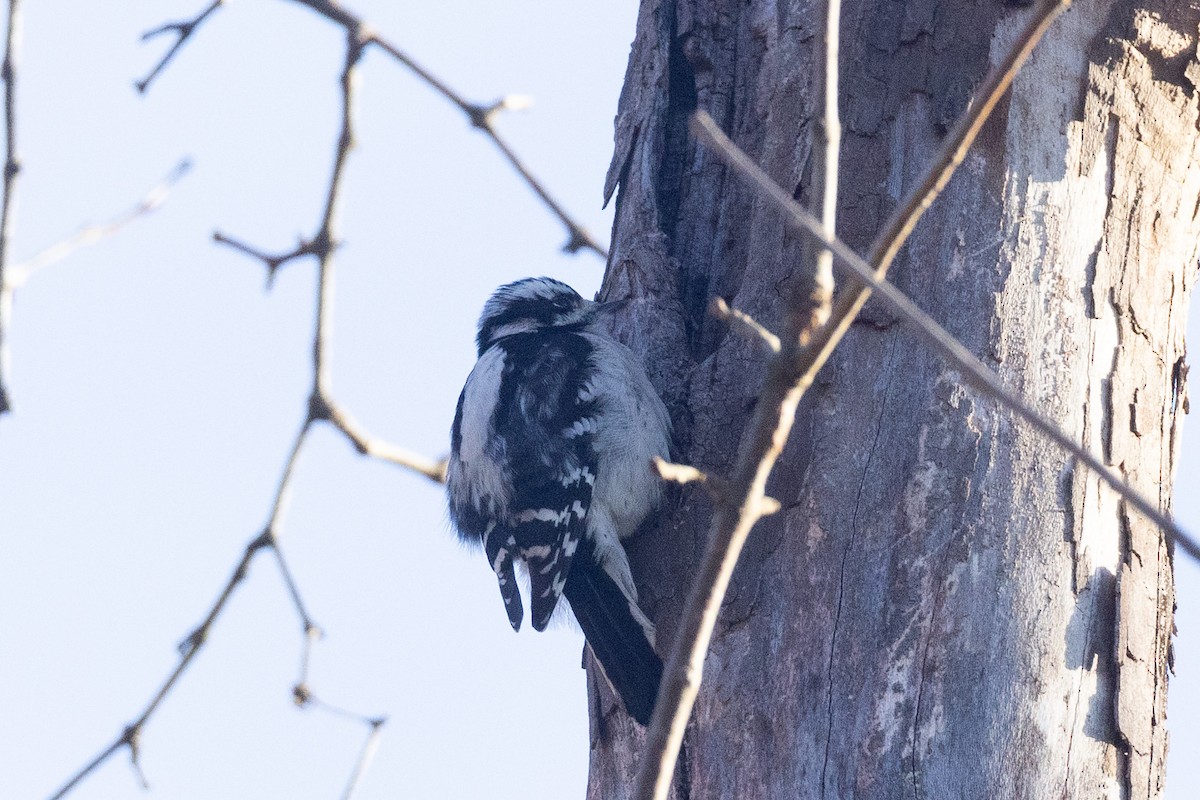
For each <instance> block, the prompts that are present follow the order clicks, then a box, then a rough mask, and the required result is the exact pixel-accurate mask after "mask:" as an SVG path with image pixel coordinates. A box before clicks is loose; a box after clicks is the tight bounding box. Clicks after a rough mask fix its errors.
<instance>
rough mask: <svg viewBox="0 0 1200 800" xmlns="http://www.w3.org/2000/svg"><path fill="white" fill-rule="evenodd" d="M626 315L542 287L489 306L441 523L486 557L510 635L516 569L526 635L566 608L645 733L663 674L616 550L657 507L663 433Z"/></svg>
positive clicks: (524, 288)
mask: <svg viewBox="0 0 1200 800" xmlns="http://www.w3.org/2000/svg"><path fill="white" fill-rule="evenodd" d="M623 305H624V302H623V301H618V302H617V303H597V302H593V301H588V300H585V299H583V298H582V297H581V296H580V295H579V294H578V293H577V292H576V291H575V290H574V289H572V288H571V287H570V286H568V285H567V284H565V283H563V282H561V281H557V280H554V279H552V278H546V277H540V278H525V279H522V280H518V281H515V282H513V283H509V284H506V285H504V286H501V287H500V288H499V289H497V290H496V291H495V292H494V293H493V294H492V295H491V297H490V298H489V299H488V300H487V302H486V303H485V304H484V307H483V312H482V313H481V315H480V317H479V325H478V332H477V335H476V338H475V344H476V350H477V355H478V360H477V362H476V363H475V367H474V368H473V369H472V370H471V373H470V375H469V376H468V377H467V380H466V384H465V385H464V386H463V390H462V393H461V394H460V395H459V398H458V406H457V409H456V410H455V414H454V423H453V425H452V426H451V431H450V440H451V451H450V457H449V460H448V464H447V469H446V491H447V498H448V505H449V512H450V520H451V523H452V524H453V526H454V528H455V529H456V530H457V533H458V535H459V537H460V538H461V539H462V540H464V541H466V542H468V543H471V544H474V545H476V546H480V547H482V549H483V552H484V555H485V556H486V558H487V561H488V563H489V565H490V566H491V568H492V570H493V571H494V572H495V575H496V579H497V582H498V583H499V586H500V595H501V598H502V599H503V602H504V607H505V610H506V612H507V616H508V621H509V624H510V625H511V626H512V628H513V630H520V627H521V622H522V620H523V618H524V608H523V604H522V602H521V595H520V592H519V590H518V587H517V579H516V574H517V572H516V567H518V566H520V565H524V567H525V571H527V573H528V576H529V587H530V589H529V597H530V606H531V607H530V617H531V622H532V625H533V627H534V629H535V630H538V631H541V630H544V629H545V628H546V625H547V624H548V622H549V621H550V618H551V615H552V614H553V613H554V611H555V609H556V608H557V607H558V605H559V601H560V599H561V598H563V597H565V598H566V601H567V604H568V605H569V607H570V609H571V611H572V612H573V613H574V616H575V619H576V620H577V621H578V623H579V627H580V628H581V629H582V631H583V635H584V638H585V639H586V641H587V646H588V647H590V648H591V650H592V653H593V654H594V655H595V660H596V661H597V662H598V663H599V665H600V668H601V670H602V671H603V674H604V676H605V677H606V679H607V680H608V683H609V684H610V686H611V687H612V688H613V689H614V690H615V693H616V694H617V695H618V696H620V698H621V700H622V703H623V704H624V707H625V709H626V711H627V712H628V713H629V715H630V716H631V717H633V719H635V720H637V722H639V723H640V724H642V725H647V724H649V721H650V718H651V715H652V713H653V710H654V706H655V703H656V701H657V697H658V690H659V683H660V682H661V680H662V671H663V665H662V660H661V659H660V658H659V656H658V654H657V653H656V651H655V649H654V644H655V632H654V625H653V623H652V622H651V621H650V619H649V618H648V617H647V616H646V614H645V613H644V612H643V611H642V609H641V608H640V607H639V605H638V597H637V588H636V587H635V586H634V582H633V575H632V572H631V569H630V564H629V556H628V553H627V552H626V550H625V547H624V545H623V544H622V540H623V539H627V538H628V537H630V536H632V535H633V534H634V533H635V532H636V531H637V530H638V529H639V528H640V527H641V525H642V524H643V523H644V522H645V521H646V520H647V518H649V517H650V516H651V514H653V513H654V512H655V510H656V509H657V508H658V506H659V504H660V502H661V498H662V484H661V482H660V480H659V479H658V478H657V477H656V476H655V475H654V474H653V473H652V471H651V462H652V459H654V458H656V457H657V458H663V459H666V458H668V456H669V452H670V446H671V421H670V417H669V415H668V413H667V409H666V407H665V405H664V404H663V401H662V399H661V398H660V397H659V395H658V393H657V391H656V390H655V389H654V386H653V384H652V383H651V382H650V378H649V377H648V376H647V374H646V370H645V368H644V367H643V365H642V363H641V360H640V359H639V358H638V356H636V355H635V354H634V353H633V351H631V350H630V349H629V348H627V347H626V346H625V345H623V344H621V343H620V342H618V341H617V340H616V339H615V338H613V336H612V335H611V334H610V332H609V329H608V326H607V324H606V321H607V319H606V318H608V317H610V316H611V315H612V314H614V313H615V312H616V311H617V310H619V309H620V308H621V307H622V306H623Z"/></svg>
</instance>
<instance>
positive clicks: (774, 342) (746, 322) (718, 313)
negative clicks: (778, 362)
mask: <svg viewBox="0 0 1200 800" xmlns="http://www.w3.org/2000/svg"><path fill="white" fill-rule="evenodd" d="M708 311H709V313H710V314H712V315H713V316H714V317H716V318H717V319H719V320H722V321H724V322H736V323H737V324H738V329H739V330H741V331H742V332H743V333H747V334H750V335H751V336H753V337H754V338H755V339H758V340H759V341H761V342H762V343H763V344H765V345H766V346H767V349H768V350H770V351H771V352H772V353H778V352H779V337H778V336H776V335H775V334H773V333H771V332H770V331H769V330H767V329H766V328H764V327H763V326H762V325H760V324H758V320H756V319H754V317H752V316H750V315H749V314H747V313H745V312H744V311H738V310H737V309H735V308H730V307H729V303H726V302H725V298H723V297H714V298H713V301H712V303H711V304H709V307H708Z"/></svg>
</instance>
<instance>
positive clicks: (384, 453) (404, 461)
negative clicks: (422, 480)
mask: <svg viewBox="0 0 1200 800" xmlns="http://www.w3.org/2000/svg"><path fill="white" fill-rule="evenodd" d="M326 419H327V420H328V421H329V422H330V424H332V425H333V426H334V427H336V428H337V429H338V430H339V431H341V432H342V433H343V434H345V436H346V438H347V439H349V440H350V442H351V443H352V444H353V445H354V449H355V450H357V451H358V452H359V453H361V454H362V455H364V456H369V457H371V458H376V459H379V460H380V461H387V462H389V463H392V464H395V465H396V466H398V467H405V468H406V469H410V470H412V471H414V472H419V473H420V474H422V475H424V476H425V477H426V478H429V480H431V481H433V482H434V483H445V482H446V459H444V458H443V459H441V460H439V461H434V460H432V459H429V458H426V457H425V456H423V455H420V454H419V453H414V452H413V451H411V450H407V449H405V448H403V447H400V446H398V445H394V444H390V443H388V442H384V441H381V440H379V439H376V438H374V437H372V436H371V435H370V434H368V433H367V432H366V431H364V430H363V428H362V427H361V426H360V425H359V424H358V422H357V421H356V420H355V419H354V418H353V417H351V416H350V414H349V413H347V412H346V411H345V410H344V409H342V407H341V406H339V405H338V404H336V403H330V404H329V408H328V411H327V416H326Z"/></svg>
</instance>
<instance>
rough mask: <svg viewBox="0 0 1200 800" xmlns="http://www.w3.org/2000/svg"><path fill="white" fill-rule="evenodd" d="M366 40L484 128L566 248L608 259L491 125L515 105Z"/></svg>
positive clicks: (388, 45)
mask: <svg viewBox="0 0 1200 800" xmlns="http://www.w3.org/2000/svg"><path fill="white" fill-rule="evenodd" d="M296 2H301V3H304V5H310V3H308V2H306V0H296ZM360 24H361V23H360ZM367 41H368V43H369V44H374V45H376V46H377V47H379V49H381V50H383V51H384V52H386V53H387V54H388V55H390V56H391V57H392V58H394V59H396V60H397V61H399V62H400V63H401V64H403V65H404V66H406V67H408V68H409V69H410V70H412V72H413V73H414V74H415V75H416V76H417V77H419V78H420V79H421V80H422V81H424V82H425V83H426V84H428V85H429V86H430V88H432V89H433V90H434V91H436V92H437V93H438V94H440V95H442V96H443V97H445V98H446V99H447V100H449V101H450V102H451V103H453V104H454V105H456V106H458V108H459V110H460V111H462V112H463V114H464V115H465V116H466V117H467V119H468V120H470V122H471V125H472V126H474V127H476V128H478V129H479V130H481V131H483V133H484V134H485V135H486V136H487V137H488V138H489V139H491V140H492V144H494V145H495V146H496V148H497V149H498V150H499V151H500V153H501V154H502V155H503V156H504V158H505V160H507V161H508V163H509V164H510V165H512V168H513V169H515V170H516V171H517V173H518V174H519V175H520V176H521V178H522V179H524V181H525V184H526V185H527V186H528V187H529V188H530V189H532V190H533V192H534V194H536V195H537V196H538V197H539V198H541V200H542V202H543V203H544V204H545V205H546V207H547V208H549V209H550V212H551V213H552V214H554V216H556V217H558V220H559V222H561V223H562V224H563V226H564V227H565V228H566V229H567V235H568V239H567V243H566V244H565V245H563V250H564V251H566V252H568V253H575V252H578V251H580V250H591V251H592V252H593V253H595V254H596V255H598V256H600V257H601V258H603V259H607V258H608V250H606V249H605V248H604V247H603V246H602V245H600V243H598V242H597V241H596V240H595V239H594V238H593V237H592V235H591V234H590V233H589V232H588V231H587V229H586V228H584V227H583V226H582V225H581V224H579V223H578V222H576V221H575V219H574V218H573V217H572V216H571V215H570V214H568V213H567V211H566V209H565V208H563V207H562V205H561V204H560V203H559V202H558V201H557V200H555V199H554V198H553V197H552V196H551V194H550V191H549V190H548V189H547V188H546V186H545V184H543V183H542V182H541V180H539V179H538V178H537V177H536V176H535V175H534V174H533V173H532V172H531V171H530V169H529V167H527V166H526V165H525V162H524V161H522V160H521V159H520V157H518V156H517V154H516V152H514V151H513V149H512V148H511V147H510V146H509V145H508V142H506V141H505V140H504V138H503V137H501V136H500V134H499V133H497V131H496V127H495V125H493V124H492V123H493V120H494V118H495V115H496V112H497V111H500V110H503V109H506V108H513V107H514V106H513V105H511V101H509V103H506V101H505V100H504V99H502V100H500V101H498V102H496V103H491V104H489V105H483V104H480V103H471V102H468V101H467V100H465V99H463V97H462V96H461V95H460V94H458V93H457V92H455V91H454V90H453V89H451V88H450V87H449V86H447V85H446V84H445V83H443V82H442V81H441V80H439V79H438V78H437V77H435V76H434V75H433V74H432V73H430V72H429V70H427V69H425V68H424V67H422V66H421V65H420V64H418V63H417V62H416V61H414V60H413V59H412V58H411V57H409V56H408V54H406V53H405V52H404V51H402V50H401V49H400V48H398V47H396V46H395V45H394V44H392V43H391V42H389V41H387V40H386V39H384V38H382V37H381V36H379V35H378V34H372V35H371V36H370V37H369V39H368V40H367Z"/></svg>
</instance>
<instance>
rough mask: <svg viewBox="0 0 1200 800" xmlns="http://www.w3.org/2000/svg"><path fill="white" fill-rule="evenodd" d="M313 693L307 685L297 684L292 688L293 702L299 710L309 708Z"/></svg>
mask: <svg viewBox="0 0 1200 800" xmlns="http://www.w3.org/2000/svg"><path fill="white" fill-rule="evenodd" d="M312 700H313V693H312V690H311V689H309V688H308V684H306V683H297V684H296V685H295V686H293V687H292V702H293V703H295V704H296V707H297V708H308V706H309V705H310V704H311V703H312Z"/></svg>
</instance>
